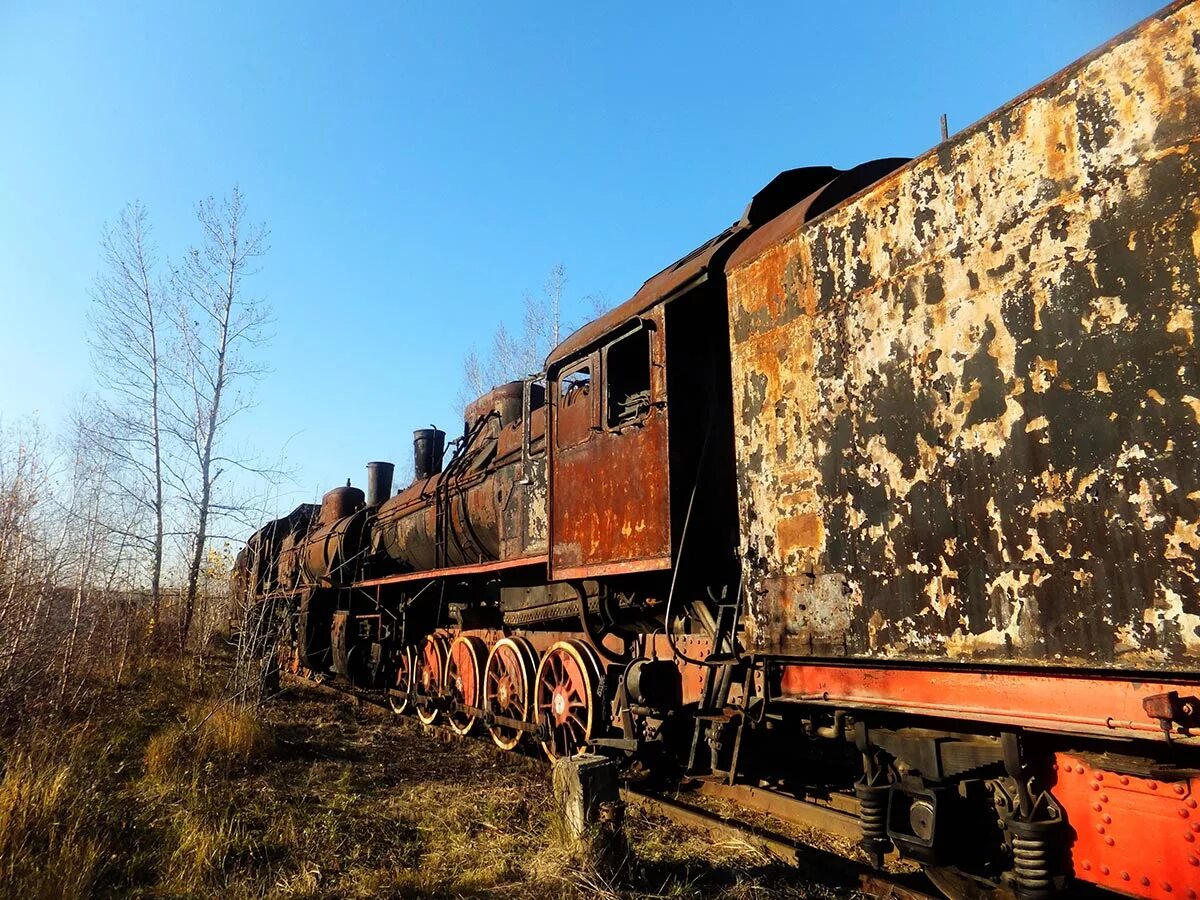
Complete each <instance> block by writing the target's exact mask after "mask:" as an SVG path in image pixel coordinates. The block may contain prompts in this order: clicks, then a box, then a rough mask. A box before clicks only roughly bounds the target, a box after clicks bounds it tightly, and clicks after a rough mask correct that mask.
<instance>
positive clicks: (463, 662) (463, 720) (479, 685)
mask: <svg viewBox="0 0 1200 900" xmlns="http://www.w3.org/2000/svg"><path fill="white" fill-rule="evenodd" d="M486 659H487V644H485V643H484V642H483V640H482V638H477V637H475V636H474V635H463V634H460V635H459V636H458V637H456V638H455V639H454V641H453V642H452V643H451V644H450V652H449V653H448V654H447V656H446V695H447V696H448V697H449V698H450V699H451V700H453V701H454V702H455V703H457V704H458V705H459V706H470V707H474V708H475V709H480V708H482V706H483V665H484V660H486ZM447 718H448V719H449V724H450V730H451V731H454V732H455V733H456V734H470V733H471V730H472V729H473V728H474V727H475V723H476V722H477V721H478V720H479V716H478V714H477V713H473V712H466V711H464V710H461V709H458V710H455V711H453V712H451V713H450V715H449V716H448V717H447Z"/></svg>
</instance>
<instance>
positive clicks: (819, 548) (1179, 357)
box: [729, 5, 1200, 667]
mask: <svg viewBox="0 0 1200 900" xmlns="http://www.w3.org/2000/svg"><path fill="white" fill-rule="evenodd" d="M1197 35H1200V15H1198V14H1197V11H1196V7H1195V6H1194V5H1192V6H1188V7H1184V8H1181V9H1178V10H1175V11H1173V12H1172V13H1171V14H1169V15H1167V16H1165V17H1164V18H1162V19H1159V20H1154V21H1152V22H1150V23H1148V24H1147V25H1146V26H1145V27H1143V28H1142V29H1140V30H1139V31H1138V32H1137V33H1135V34H1133V35H1132V36H1130V37H1128V38H1127V39H1125V40H1124V41H1123V42H1122V43H1119V44H1117V45H1115V46H1112V47H1110V48H1109V49H1107V50H1106V51H1105V52H1104V53H1103V54H1101V55H1100V56H1098V57H1096V58H1093V59H1092V60H1090V61H1088V62H1086V63H1085V64H1082V65H1080V66H1077V67H1075V68H1074V69H1073V70H1071V71H1069V72H1067V73H1065V75H1064V76H1062V77H1060V78H1057V79H1056V80H1055V81H1053V82H1050V83H1048V84H1047V85H1045V86H1043V87H1042V88H1041V89H1039V90H1036V91H1034V92H1032V93H1031V94H1030V95H1028V96H1027V97H1025V98H1024V99H1023V100H1022V101H1021V102H1019V103H1017V104H1014V105H1012V106H1009V107H1006V108H1004V109H1002V110H1000V111H999V112H997V113H996V114H995V115H993V116H992V117H990V118H989V119H987V120H985V121H984V122H982V123H980V124H979V125H977V126H974V127H973V128H971V129H970V130H968V131H967V132H964V133H962V134H961V135H958V136H956V137H955V138H954V139H953V140H952V141H950V142H948V143H947V144H944V145H942V146H941V147H939V148H938V150H937V151H936V152H933V153H930V154H928V155H926V156H924V157H922V158H921V159H919V160H916V161H915V162H914V163H913V164H911V165H910V166H909V167H907V168H905V169H902V170H901V171H899V172H898V173H896V174H895V175H893V176H891V177H888V178H887V179H885V180H884V181H882V182H880V183H879V184H877V185H876V186H875V187H873V188H871V189H869V190H868V191H867V192H866V193H865V194H863V195H862V196H860V197H859V198H858V199H856V200H855V201H854V202H852V203H849V204H844V205H842V206H841V207H838V208H835V209H834V210H833V211H831V212H830V213H828V214H826V215H824V216H822V217H820V218H819V219H818V220H817V221H815V222H812V223H811V224H808V225H804V226H802V227H801V229H800V230H799V231H798V232H797V233H795V234H793V235H792V236H790V237H787V238H785V239H784V240H782V241H780V242H778V243H776V244H773V245H770V246H767V247H765V248H764V249H760V250H757V251H756V252H755V255H752V256H750V255H747V256H746V258H741V257H739V256H737V255H736V254H735V257H734V260H733V263H732V264H731V267H730V271H729V291H730V303H731V313H730V316H731V325H732V334H733V375H734V398H735V413H736V417H735V421H736V422H737V431H736V436H735V439H736V445H737V453H738V478H739V494H740V504H741V529H742V549H743V553H744V556H745V558H746V560H747V565H748V577H747V588H748V591H749V593H748V598H747V602H748V605H749V611H750V615H751V619H752V621H753V623H754V639H755V642H756V645H757V646H758V648H759V649H763V650H770V651H775V652H798V653H799V652H802V653H808V652H821V653H846V654H851V655H863V654H865V655H877V656H880V657H892V656H909V657H928V656H939V657H940V656H950V657H952V658H982V659H995V660H1012V661H1028V660H1037V661H1046V660H1051V661H1054V662H1061V663H1063V664H1068V663H1070V662H1072V661H1077V660H1086V661H1091V662H1102V663H1110V664H1114V663H1116V664H1129V665H1158V666H1168V667H1170V666H1181V665H1190V666H1194V665H1195V664H1196V657H1197V655H1198V654H1200V447H1198V443H1200V428H1198V427H1197V426H1198V425H1200V399H1198V397H1200V366H1198V363H1200V360H1198V359H1197V355H1196V348H1195V340H1194V318H1195V310H1196V308H1197V306H1200V287H1198V283H1200V278H1198V276H1197V255H1198V254H1200V152H1198V151H1200V134H1198V132H1197V127H1198V124H1200V87H1198V78H1200V75H1198V73H1200V64H1198V58H1197V57H1198V54H1200V49H1198V48H1200V37H1197ZM833 577H836V578H838V579H841V581H839V582H838V584H840V585H842V588H840V590H842V591H844V593H845V594H847V595H848V596H849V597H850V598H851V600H850V602H849V605H848V606H846V605H844V604H843V601H841V600H837V599H836V597H841V596H842V594H841V593H836V592H835V593H832V594H831V593H829V592H828V591H826V592H825V593H824V594H822V595H821V596H822V597H824V600H823V601H821V602H818V603H816V604H815V607H814V605H813V604H811V603H810V602H809V600H810V599H811V598H812V597H813V596H815V593H814V592H816V591H817V590H818V588H817V586H818V585H822V584H825V583H826V582H824V581H823V580H822V579H827V578H833ZM821 590H823V591H824V590H825V588H821ZM830 598H835V599H830ZM814 608H815V609H816V610H817V611H820V610H825V611H826V612H828V618H827V620H825V621H822V620H821V618H820V615H818V614H817V613H815V612H814ZM785 609H786V610H790V612H788V613H784V612H783V611H782V610H785ZM843 609H847V610H849V614H850V618H849V620H846V619H844V618H843V613H842V610H843ZM801 610H802V611H803V613H804V616H803V627H802V628H801V627H799V626H798V625H797V624H796V623H797V621H798V620H796V619H795V616H797V615H800V611H801ZM789 616H791V618H789ZM785 622H791V623H792V625H791V626H786V627H785V625H784V623H785ZM814 648H817V649H815V650H814Z"/></svg>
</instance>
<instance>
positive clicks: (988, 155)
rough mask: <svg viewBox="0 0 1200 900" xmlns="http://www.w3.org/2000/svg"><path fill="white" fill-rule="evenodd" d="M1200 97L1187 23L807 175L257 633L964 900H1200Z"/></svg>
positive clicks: (495, 729) (382, 484)
mask: <svg viewBox="0 0 1200 900" xmlns="http://www.w3.org/2000/svg"><path fill="white" fill-rule="evenodd" d="M1198 82H1200V13H1198V12H1197V6H1196V4H1195V3H1192V2H1179V3H1175V4H1172V5H1171V6H1169V7H1167V8H1166V9H1164V10H1163V11H1162V12H1160V13H1158V14H1156V15H1155V16H1153V17H1151V18H1150V19H1148V20H1146V21H1145V22H1143V23H1141V24H1140V25H1138V26H1136V27H1135V28H1133V29H1131V30H1130V31H1128V32H1126V33H1125V34H1123V35H1121V36H1119V37H1117V38H1115V39H1114V40H1113V41H1111V42H1110V43H1109V44H1107V45H1105V46H1104V47H1102V48H1100V49H1098V50H1097V51H1095V52H1094V53H1092V54H1090V55H1089V56H1087V57H1084V58H1083V59H1081V60H1080V61H1078V62H1076V63H1074V64H1072V65H1071V66H1069V67H1068V68H1067V69H1065V70H1064V71H1063V72H1060V73H1059V74H1057V75H1056V76H1054V77H1052V78H1051V79H1049V80H1047V81H1046V82H1044V83H1043V84H1042V85H1039V86H1038V87H1037V88H1034V89H1033V90H1031V91H1030V92H1028V93H1027V94H1025V95H1023V96H1022V97H1019V98H1017V99H1016V100H1014V101H1012V102H1011V103H1009V104H1007V105H1006V106H1005V107H1002V108H1001V109H1000V110H998V111H997V112H995V113H993V114H991V115H990V116H988V117H986V118H985V119H983V120H981V121H980V122H978V123H976V124H975V125H972V126H970V127H969V128H967V129H965V130H964V131H963V132H961V133H960V134H958V135H955V136H954V137H953V138H952V139H950V140H948V141H946V142H944V143H943V144H942V145H940V146H938V147H936V148H934V149H933V150H931V151H930V152H929V153H926V154H924V155H923V156H921V157H918V158H917V159H914V160H900V159H882V160H876V161H874V162H871V163H866V164H864V165H862V166H858V167H856V168H854V169H851V170H848V171H839V170H836V169H831V168H827V167H810V168H803V169H794V170H791V171H788V172H785V173H783V174H781V175H779V176H778V177H777V178H775V179H774V180H773V181H772V182H771V183H770V184H768V185H767V186H766V187H765V188H764V189H763V190H762V191H760V192H759V193H758V194H756V195H755V196H754V198H753V199H752V200H751V202H750V203H749V205H748V206H747V208H746V210H745V212H744V214H743V215H742V217H741V218H740V219H739V221H738V222H736V223H735V224H734V225H732V226H731V227H730V228H728V229H726V230H725V231H723V232H721V233H720V234H718V235H717V236H716V237H714V238H713V239H712V240H710V241H709V242H707V243H706V244H704V245H702V246H701V247H699V248H697V249H696V250H694V251H693V252H692V253H690V254H688V255H687V256H685V257H683V258H682V259H681V260H679V261H678V262H676V263H674V264H673V265H672V266H670V267H668V268H667V269H664V270H663V271H662V272H660V273H658V274H657V275H655V276H653V277H652V278H650V279H649V280H648V281H646V283H645V284H644V285H643V286H642V288H641V289H640V290H639V291H638V292H637V293H636V294H635V295H634V296H633V297H632V298H630V300H628V301H626V302H625V303H624V304H622V305H620V306H619V307H617V308H616V309H614V310H613V311H611V312H610V313H608V314H606V315H605V316H602V317H600V318H599V319H597V320H596V321H594V322H591V323H589V324H587V325H585V326H584V327H583V328H581V329H580V330H579V331H577V332H576V333H575V334H573V335H571V336H569V337H568V338H567V339H566V340H565V341H563V343H562V344H560V345H559V346H558V347H556V348H555V349H554V350H553V351H552V353H551V354H550V356H549V357H548V359H547V361H546V369H545V372H544V373H543V374H541V375H539V376H536V377H531V378H528V379H526V380H524V381H521V382H514V383H512V384H509V385H504V386H501V387H499V388H497V389H495V390H494V391H492V392H491V393H489V394H487V395H485V396H484V397H482V398H480V399H479V400H478V401H476V402H475V403H472V404H471V405H470V406H469V407H468V408H467V410H466V416H465V422H464V431H463V436H462V437H461V438H460V439H458V440H457V441H456V442H455V447H454V452H453V454H452V455H451V457H450V460H449V462H448V463H447V465H446V467H445V470H442V469H441V466H440V456H441V454H440V450H439V447H438V444H439V440H438V437H437V435H435V434H432V433H431V432H429V431H423V432H418V433H417V457H418V458H417V466H416V473H417V478H416V479H415V480H414V482H413V484H411V485H409V486H407V487H405V488H403V489H402V490H401V491H399V492H398V493H397V494H395V495H394V496H389V495H390V494H391V484H390V478H391V467H390V465H388V464H380V463H372V464H371V466H370V467H369V476H368V492H367V493H366V494H365V495H364V494H363V492H361V491H358V490H357V489H355V488H351V487H349V485H347V487H344V488H337V489H335V490H334V491H331V492H330V493H329V494H327V495H326V497H325V498H324V500H323V502H322V503H321V505H320V506H319V507H317V506H314V505H304V506H301V507H299V508H297V510H295V511H294V512H293V513H291V514H290V515H289V516H287V517H285V518H283V519H280V520H277V521H276V522H272V523H270V524H269V525H267V526H266V527H264V528H263V529H261V530H260V531H259V532H257V533H256V534H255V535H254V536H253V537H252V538H251V539H250V541H249V542H248V545H247V548H246V550H244V551H243V553H242V554H241V555H240V556H239V558H238V564H237V567H236V571H235V576H234V588H235V590H234V595H235V598H236V599H237V600H238V602H239V603H241V604H242V605H243V607H247V606H248V607H251V608H254V609H259V610H261V609H262V608H263V607H264V606H266V605H270V604H271V603H273V602H275V601H279V602H280V603H281V604H282V606H283V608H284V611H285V615H284V625H285V627H284V640H283V641H282V642H281V643H282V651H283V652H282V661H283V664H284V665H285V666H287V667H290V668H291V669H292V670H293V671H297V672H300V671H304V672H309V673H320V674H322V675H325V674H330V675H335V676H336V677H338V678H342V679H347V680H349V681H351V682H352V683H355V684H357V685H359V686H360V687H365V688H372V689H377V690H379V691H381V692H382V693H384V694H386V696H387V697H388V698H389V699H390V701H391V702H392V706H393V709H395V710H396V711H397V712H407V711H414V712H415V713H416V714H417V715H418V716H419V717H420V718H421V720H422V721H423V722H426V723H427V724H434V723H437V722H439V721H440V722H444V723H445V724H446V725H447V726H448V727H449V728H451V729H452V730H454V731H456V732H458V733H460V734H467V733H471V732H473V731H484V730H486V731H488V732H490V734H491V737H492V739H493V740H494V741H495V742H496V744H497V745H498V746H499V747H500V748H501V749H504V750H512V749H515V748H516V747H518V746H519V745H521V744H522V743H524V742H529V741H532V742H534V743H536V744H540V745H541V747H542V748H543V749H544V751H545V752H546V753H547V755H549V756H550V757H551V758H555V757H559V756H563V755H567V754H571V753H574V752H577V751H579V750H581V749H584V748H589V749H592V750H597V751H600V752H605V753H610V754H614V755H619V756H623V757H625V758H627V759H629V760H630V762H631V766H630V769H629V771H630V777H639V778H652V779H665V780H678V779H680V778H691V779H701V780H704V779H707V780H711V781H717V782H721V783H724V784H726V785H731V786H737V785H743V786H748V787H752V788H753V789H754V790H756V791H760V792H761V791H767V792H776V793H778V794H781V795H784V796H787V797H796V798H820V797H826V798H828V797H835V798H837V802H838V803H841V804H842V805H843V806H852V807H853V808H855V809H856V810H857V814H858V817H859V822H860V825H861V831H862V840H861V846H862V848H863V850H864V851H865V852H866V853H867V854H868V856H869V857H870V858H872V859H873V860H874V861H875V862H877V863H878V862H880V861H881V860H882V859H883V857H884V855H885V854H887V853H889V852H891V851H892V850H896V851H898V852H900V853H901V854H902V855H903V856H905V857H908V858H911V859H915V860H917V861H919V862H920V863H922V864H923V865H924V866H926V867H927V869H928V871H930V872H931V874H932V875H933V877H934V878H935V879H937V883H938V884H939V885H940V886H942V887H943V889H944V890H946V891H947V893H949V894H950V895H951V896H966V895H968V894H970V895H978V894H979V893H981V892H982V893H985V894H987V893H990V894H994V895H997V896H1001V895H1016V896H1018V897H1045V896H1051V895H1055V894H1058V893H1060V892H1063V891H1069V890H1070V889H1071V885H1072V884H1075V885H1080V884H1087V885H1091V886H1093V887H1097V888H1102V889H1105V890H1109V891H1113V892H1116V893H1121V894H1126V895H1131V896H1139V897H1177V896H1180V897H1192V898H1194V897H1196V896H1197V893H1198V892H1200V851H1198V850H1197V849H1196V844H1197V836H1198V835H1200V810H1198V809H1197V801H1198V800H1200V734H1198V733H1197V729H1198V728H1200V697H1198V696H1197V695H1198V694H1200V666H1198V662H1200V659H1198V657H1200V537H1198V536H1197V534H1198V532H1197V528H1198V525H1197V521H1198V517H1200V467H1198V466H1197V465H1196V464H1195V463H1194V462H1193V461H1194V460H1195V459H1198V458H1200V455H1197V453H1196V451H1197V443H1198V441H1200V427H1198V426H1200V400H1198V399H1196V397H1197V396H1200V366H1198V365H1197V363H1198V360H1197V358H1196V350H1195V346H1194V340H1193V334H1192V320H1193V313H1194V311H1195V309H1196V307H1197V306H1200V276H1198V274H1197V256H1198V255H1200V154H1198V152H1197V150H1198V149H1200V133H1198V125H1200V83H1198ZM1193 392H1194V393H1193Z"/></svg>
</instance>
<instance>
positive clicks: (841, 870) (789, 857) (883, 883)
mask: <svg viewBox="0 0 1200 900" xmlns="http://www.w3.org/2000/svg"><path fill="white" fill-rule="evenodd" d="M283 681H285V682H288V683H294V684H297V685H303V686H305V687H309V688H315V689H316V690H318V691H322V692H327V693H329V694H330V695H331V696H342V697H349V698H351V699H353V700H354V701H355V702H356V703H358V704H360V705H362V706H365V707H367V708H369V709H371V710H372V711H374V712H377V713H378V714H379V715H380V716H381V717H386V718H388V719H391V720H393V721H397V722H402V723H411V724H412V725H416V724H418V723H417V720H415V719H410V718H408V717H399V716H396V714H395V713H393V712H392V710H391V709H390V708H389V707H388V704H387V702H386V700H384V699H383V698H382V697H380V696H379V695H377V694H374V693H373V692H368V691H362V690H358V689H356V688H350V687H343V686H341V685H337V684H332V683H329V682H324V681H315V680H313V679H309V678H304V677H301V676H296V675H290V674H285V675H284V676H283ZM423 728H424V727H423ZM437 732H438V734H439V736H442V737H444V738H446V739H448V740H462V741H466V740H474V738H472V737H470V736H466V737H464V736H462V735H458V734H455V733H454V732H453V731H450V730H449V729H445V728H439V729H437ZM484 743H488V744H490V743H491V742H490V741H485V742H484ZM495 752H496V753H498V754H499V753H503V752H505V751H502V750H500V749H499V748H495ZM527 758H529V759H534V756H533V754H528V755H527ZM621 794H622V799H623V800H624V801H625V802H626V804H627V805H628V806H630V807H637V808H641V809H644V810H647V811H649V812H652V813H655V814H658V815H661V816H663V817H664V818H666V819H669V820H670V821H672V822H674V823H675V824H677V825H681V826H683V827H686V828H694V829H697V830H701V831H707V832H708V833H709V834H711V835H712V836H713V837H716V838H719V839H722V840H736V841H740V842H742V843H744V844H746V845H748V846H750V847H753V848H754V849H756V850H758V851H759V852H761V853H763V854H764V855H766V856H768V857H769V858H771V859H773V860H775V861H777V862H779V863H782V864H785V865H789V866H793V867H795V868H796V869H797V871H798V872H799V873H800V874H801V875H802V877H806V878H809V879H811V880H813V881H819V882H821V883H822V884H826V885H829V886H830V887H834V888H839V889H846V890H851V891H857V892H859V893H862V894H865V895H868V896H871V897H877V898H880V900H941V897H942V895H941V894H939V893H937V892H936V891H935V890H934V889H933V888H932V887H931V886H930V884H929V882H928V879H926V878H925V876H924V875H922V874H921V873H920V872H915V871H914V872H901V873H895V872H884V871H879V870H876V869H874V868H872V867H871V866H868V865H866V864H865V863H862V862H860V861H858V860H856V859H852V858H851V857H849V856H846V855H844V854H840V853H837V852H835V851H834V850H831V849H828V848H824V847H818V846H816V845H814V844H810V843H807V842H805V841H803V840H799V839H796V838H793V837H791V836H789V835H786V834H784V833H782V832H779V831H775V830H773V829H770V828H767V827H764V826H762V825H757V824H753V823H751V822H747V821H744V820H743V819H740V818H737V817H735V816H730V815H724V814H722V813H720V812H716V811H714V810H713V809H709V808H706V807H704V806H702V805H699V804H697V803H694V802H689V799H690V798H692V797H700V798H706V799H709V800H717V801H720V800H727V801H730V802H732V803H736V804H738V805H740V806H741V807H743V808H745V809H748V810H750V811H754V812H758V813H762V814H764V815H766V816H771V817H773V818H776V819H779V820H781V821H783V822H785V823H787V824H789V825H793V826H798V827H800V828H805V829H815V830H818V831H821V832H824V833H827V834H832V835H835V836H837V837H839V838H843V839H845V840H848V841H857V840H858V837H859V826H858V819H857V817H856V816H855V815H854V814H853V813H852V812H851V811H850V807H851V805H852V803H851V800H850V798H846V804H845V805H846V808H845V809H838V808H836V807H834V806H825V805H821V804H817V803H811V802H808V801H804V800H798V799H795V798H792V797H786V796H784V795H782V794H776V793H774V792H770V791H765V790H761V789H759V788H754V787H750V786H746V785H735V786H731V785H726V784H723V783H719V782H717V781H713V780H708V779H693V780H690V781H688V782H686V783H685V785H683V787H682V789H681V790H679V791H676V792H673V793H670V794H668V793H664V792H660V791H647V790H642V789H639V788H634V787H624V788H622V789H621Z"/></svg>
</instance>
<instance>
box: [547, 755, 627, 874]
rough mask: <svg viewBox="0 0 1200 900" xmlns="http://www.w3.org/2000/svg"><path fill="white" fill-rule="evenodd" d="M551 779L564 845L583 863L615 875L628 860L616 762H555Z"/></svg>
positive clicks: (586, 758)
mask: <svg viewBox="0 0 1200 900" xmlns="http://www.w3.org/2000/svg"><path fill="white" fill-rule="evenodd" d="M550 776H551V780H552V785H553V792H554V802H555V805H556V807H557V810H558V813H559V816H560V818H561V821H562V840H563V843H564V844H566V845H567V849H568V850H569V851H571V852H572V853H573V854H576V855H578V856H579V857H580V858H581V860H582V861H584V862H585V863H590V864H591V865H594V866H595V867H597V868H598V869H601V870H602V871H604V872H605V873H606V874H607V875H611V874H615V872H616V871H617V870H619V869H620V868H621V867H622V866H623V865H624V863H625V861H626V859H627V857H628V847H627V845H626V842H625V835H624V830H623V828H622V825H623V823H624V819H625V804H624V803H623V802H622V800H621V788H620V785H619V784H618V782H617V763H616V761H615V760H611V759H608V758H607V757H604V756H600V755H598V754H594V753H581V754H579V755H577V756H571V757H567V758H565V759H557V760H555V761H554V765H553V767H552V768H551V770H550Z"/></svg>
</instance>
